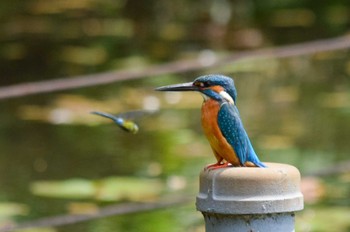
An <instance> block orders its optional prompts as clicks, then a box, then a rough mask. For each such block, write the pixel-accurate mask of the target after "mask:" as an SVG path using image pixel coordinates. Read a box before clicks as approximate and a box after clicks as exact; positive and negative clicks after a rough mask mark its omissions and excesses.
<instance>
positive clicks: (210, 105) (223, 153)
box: [202, 99, 240, 166]
mask: <svg viewBox="0 0 350 232" xmlns="http://www.w3.org/2000/svg"><path fill="white" fill-rule="evenodd" d="M219 110H220V104H219V103H218V102H217V101H215V100H212V99H208V100H207V101H204V102H203V105H202V127H203V130H204V133H205V135H206V137H207V139H208V140H209V143H210V146H211V148H212V149H213V151H214V153H215V156H216V158H217V160H218V161H220V159H224V160H226V161H227V162H229V163H231V164H232V165H234V166H240V162H239V160H238V158H237V156H236V153H235V151H234V149H233V148H232V147H231V145H230V144H229V143H228V142H227V140H226V139H225V137H224V136H223V135H222V133H221V130H220V128H219V125H218V123H217V118H218V112H219Z"/></svg>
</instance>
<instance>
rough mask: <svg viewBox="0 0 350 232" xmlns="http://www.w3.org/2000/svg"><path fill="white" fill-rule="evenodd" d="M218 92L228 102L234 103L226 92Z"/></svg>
mask: <svg viewBox="0 0 350 232" xmlns="http://www.w3.org/2000/svg"><path fill="white" fill-rule="evenodd" d="M219 94H220V95H221V96H222V97H223V98H224V99H225V100H227V101H228V102H230V103H232V104H233V105H234V104H235V101H234V100H233V98H232V97H231V96H230V95H229V94H228V93H227V92H225V91H221V92H220V93H219Z"/></svg>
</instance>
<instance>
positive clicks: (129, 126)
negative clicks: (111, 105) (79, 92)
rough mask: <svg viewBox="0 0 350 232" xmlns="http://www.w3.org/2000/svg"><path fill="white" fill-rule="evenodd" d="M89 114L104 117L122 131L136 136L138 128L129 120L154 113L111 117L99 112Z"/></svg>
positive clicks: (127, 113) (137, 112) (139, 111)
mask: <svg viewBox="0 0 350 232" xmlns="http://www.w3.org/2000/svg"><path fill="white" fill-rule="evenodd" d="M91 113H92V114H96V115H99V116H102V117H105V118H109V119H111V120H113V121H114V122H115V123H116V124H117V125H118V126H119V127H120V128H121V129H123V130H124V131H127V132H130V133H133V134H136V133H137V132H138V131H139V127H138V125H137V124H136V123H135V122H134V121H132V120H131V119H135V118H138V117H140V116H143V115H146V114H151V113H154V111H146V110H137V111H130V112H125V113H120V114H117V115H112V114H109V113H104V112H99V111H93V112H91Z"/></svg>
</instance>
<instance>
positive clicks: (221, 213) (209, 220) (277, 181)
mask: <svg viewBox="0 0 350 232" xmlns="http://www.w3.org/2000/svg"><path fill="white" fill-rule="evenodd" d="M266 165H267V166H268V168H246V167H244V168H234V167H229V168H221V169H220V168H219V169H214V170H210V169H209V170H203V171H202V172H201V174H200V190H199V194H198V196H197V201H196V206H197V210H199V211H201V212H202V213H203V216H204V220H205V228H206V232H228V231H230V232H238V231H239V232H241V231H247V232H248V231H249V232H258V231H259V232H275V231H276V232H280V231H283V232H292V231H295V229H294V212H295V211H299V210H302V209H303V207H304V202H303V195H302V194H301V192H300V189H299V184H300V173H299V171H298V169H296V168H295V167H293V166H290V165H286V164H278V163H266Z"/></svg>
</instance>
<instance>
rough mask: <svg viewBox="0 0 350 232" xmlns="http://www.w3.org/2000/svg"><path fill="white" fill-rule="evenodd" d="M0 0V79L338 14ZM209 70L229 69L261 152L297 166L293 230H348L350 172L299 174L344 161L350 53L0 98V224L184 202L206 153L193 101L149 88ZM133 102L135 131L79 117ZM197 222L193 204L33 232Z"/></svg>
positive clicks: (237, 40)
mask: <svg viewBox="0 0 350 232" xmlns="http://www.w3.org/2000/svg"><path fill="white" fill-rule="evenodd" d="M5 2H7V1H4V3H0V5H1V6H2V8H1V9H3V10H2V11H1V12H0V15H1V16H2V20H1V28H2V30H1V32H0V35H1V38H0V39H1V45H0V59H1V62H0V68H1V69H2V70H3V72H2V74H1V79H0V83H1V85H7V84H12V83H20V82H23V81H28V80H30V81H32V80H42V79H49V78H55V77H62V76H73V75H81V74H86V73H93V72H99V71H104V70H111V69H118V68H125V67H129V68H131V67H132V68H135V69H137V68H140V67H145V66H147V65H149V64H151V63H156V62H161V61H162V62H164V61H169V60H173V59H181V58H187V57H196V56H197V55H198V54H202V55H203V54H207V55H208V54H212V53H211V52H213V51H214V52H218V53H226V52H229V51H235V50H240V49H252V48H258V47H264V46H271V45H280V44H286V43H290V42H299V41H305V40H309V39H317V38H321V37H329V36H335V35H339V34H341V33H344V32H346V30H347V27H346V26H347V25H348V24H349V22H350V20H349V17H348V14H347V13H346V12H348V10H349V7H348V6H347V5H346V3H347V2H345V1H344V3H343V4H342V1H337V2H334V3H332V4H331V3H329V4H328V3H327V4H326V3H324V2H321V3H319V4H317V6H315V4H313V3H312V2H311V1H310V2H305V3H298V4H300V5H297V3H294V2H293V1H288V2H286V3H279V4H277V3H276V2H275V1H264V4H263V3H262V1H232V2H230V1H213V2H211V1H205V3H203V4H197V3H193V2H190V1H180V2H179V3H178V4H179V5H176V4H175V3H173V2H170V1H156V2H154V1H153V2H152V4H150V3H142V2H139V1H115V2H111V1H100V2H96V1H88V0H81V1H74V2H76V3H75V4H72V3H69V1H61V2H60V1H54V2H53V3H52V4H48V3H46V2H45V1H39V0H32V1H28V3H27V4H25V5H23V4H22V2H21V1H14V2H13V5H10V4H6V3H5ZM199 5H200V6H199ZM225 9H231V11H226V10H225ZM218 12H221V13H218ZM218 15H219V16H220V17H219V16H218ZM291 15H293V16H295V15H296V16H295V17H290V16H291ZM206 57H207V58H208V56H206ZM207 73H222V74H226V75H229V76H234V77H235V83H236V87H237V90H238V101H237V104H238V107H239V109H240V112H241V116H242V119H243V122H244V124H245V127H246V130H247V131H248V134H249V136H250V138H251V140H252V143H253V145H254V147H255V149H256V151H257V152H258V154H259V157H260V158H261V160H263V161H268V162H281V163H288V164H292V165H295V166H296V167H298V168H299V169H300V171H301V173H302V175H303V177H304V178H303V184H302V185H303V189H304V191H305V192H304V193H305V200H306V208H305V210H304V211H303V212H300V213H298V214H297V217H296V219H297V220H296V222H297V229H298V231H350V200H349V199H350V170H347V171H345V172H343V173H342V174H339V175H326V176H322V177H320V176H310V175H309V174H310V173H314V172H316V171H319V170H322V169H324V168H328V167H332V166H334V165H337V164H340V163H345V162H349V158H348V153H349V151H350V147H349V142H348V140H349V137H350V91H349V89H350V78H349V75H350V55H349V52H348V51H337V52H327V53H319V54H315V55H309V56H301V57H295V58H288V59H273V58H271V59H259V60H254V59H250V60H245V61H244V60H243V61H239V62H237V63H233V64H230V65H226V66H224V67H220V68H213V69H209V70H206V71H205V72H204V71H202V72H192V73H184V74H182V75H170V74H169V75H167V76H157V77H147V78H144V79H142V80H137V81H125V82H122V83H116V84H112V85H108V86H98V87H93V88H86V89H79V90H72V91H62V92H59V93H52V94H42V95H37V96H29V97H23V98H18V99H10V100H6V101H1V102H0V108H1V109H2V110H1V112H0V151H1V153H0V189H1V190H0V226H1V225H5V224H8V223H13V222H23V221H30V220H32V219H37V218H42V217H47V216H50V215H58V214H65V213H77V212H90V211H93V210H96V209H97V208H98V207H100V206H106V205H109V204H112V203H116V202H127V201H157V200H158V199H162V198H164V197H172V196H190V197H193V200H194V199H195V195H196V193H197V187H198V183H197V178H198V173H199V172H200V170H201V169H202V168H203V167H204V166H205V165H206V164H208V163H213V162H214V157H213V155H212V154H211V149H210V147H209V144H208V142H207V141H206V139H205V138H204V136H203V134H202V131H201V127H200V105H201V102H202V98H201V96H200V95H199V94H197V93H172V94H170V93H159V92H155V91H153V89H154V88H155V87H157V86H161V85H166V84H173V83H179V82H184V81H190V80H193V79H194V78H195V77H197V76H198V75H202V74H207ZM134 109H148V110H149V109H159V112H158V113H157V114H154V115H150V116H147V117H144V118H140V119H138V121H137V124H138V125H139V126H140V131H139V133H138V134H135V135H134V134H130V133H125V132H124V131H122V130H120V129H119V128H118V127H116V126H115V125H114V124H113V123H112V122H109V121H107V120H103V119H100V118H98V117H95V116H93V115H91V114H89V112H91V111H94V110H101V111H105V112H113V113H120V112H123V111H129V110H134ZM336 167H337V166H335V169H337V168H336ZM118 185H122V187H118ZM329 221H332V225H331V227H330V226H329V225H330V224H329ZM203 230H204V227H203V220H202V217H201V215H200V213H198V212H196V210H195V206H194V202H193V203H190V204H186V205H181V206H178V207H174V208H170V209H165V210H157V211H152V212H147V213H137V214H132V215H124V216H115V217H109V218H103V219H98V220H93V221H90V222H84V223H78V224H74V225H69V226H63V227H57V228H44V229H40V230H39V229H34V230H33V231H50V232H51V231H62V232H63V231H64V232H65V231H94V232H98V231H103V232H109V231H131V232H132V231H152V232H156V231H203Z"/></svg>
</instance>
